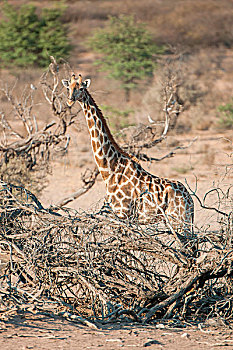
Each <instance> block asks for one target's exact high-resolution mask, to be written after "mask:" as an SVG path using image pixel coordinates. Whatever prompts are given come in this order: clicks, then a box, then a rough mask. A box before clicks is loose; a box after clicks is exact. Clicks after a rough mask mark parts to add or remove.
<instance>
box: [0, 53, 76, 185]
mask: <svg viewBox="0 0 233 350" xmlns="http://www.w3.org/2000/svg"><path fill="white" fill-rule="evenodd" d="M64 66H65V68H67V67H66V65H64ZM59 81H60V79H59V66H58V64H57V62H56V60H55V59H54V57H52V56H51V64H50V66H49V68H48V70H47V71H46V72H45V73H44V74H43V75H42V77H41V85H42V90H43V94H44V97H45V99H46V101H47V102H48V103H49V105H50V106H51V111H52V114H53V116H54V117H55V118H56V119H55V120H53V121H50V122H49V123H47V124H44V126H39V125H40V124H41V123H39V122H38V117H37V116H36V114H35V109H36V104H35V100H34V98H35V94H36V93H37V90H36V88H35V87H34V86H33V85H31V86H30V87H27V88H25V89H24V91H23V93H22V95H21V98H20V99H19V100H18V99H17V97H16V96H15V95H16V94H15V90H17V86H16V84H15V85H14V86H13V87H12V88H10V87H9V86H8V85H7V84H3V85H2V88H1V91H2V94H3V95H4V96H5V97H6V98H7V101H8V108H7V111H3V110H2V111H1V112H0V116H1V120H0V124H1V139H0V169H1V178H2V180H4V181H7V182H12V183H15V184H16V183H17V184H24V185H25V186H29V188H31V189H33V190H34V191H37V192H38V191H40V189H41V187H42V186H43V184H44V183H45V179H46V176H47V173H48V170H49V164H50V159H51V156H52V155H53V154H54V153H55V152H62V153H64V152H66V151H67V148H68V146H69V141H70V137H69V135H68V134H67V129H68V127H69V126H70V125H71V124H72V123H73V122H74V119H75V117H76V116H77V114H78V113H79V111H77V112H75V113H71V112H70V110H69V109H68V108H67V106H66V103H65V100H64V93H63V92H62V91H61V87H59ZM48 113H51V112H50V111H49V110H48ZM10 119H11V120H12V119H13V120H15V121H17V124H16V123H15V122H10V121H9V120H10ZM19 130H20V131H19Z"/></svg>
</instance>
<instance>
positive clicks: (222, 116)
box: [218, 101, 233, 129]
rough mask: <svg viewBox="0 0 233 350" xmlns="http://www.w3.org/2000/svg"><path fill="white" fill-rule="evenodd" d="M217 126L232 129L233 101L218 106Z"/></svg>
mask: <svg viewBox="0 0 233 350" xmlns="http://www.w3.org/2000/svg"><path fill="white" fill-rule="evenodd" d="M218 126H219V127H220V128H222V129H233V101H232V103H227V104H225V105H222V106H219V107H218Z"/></svg>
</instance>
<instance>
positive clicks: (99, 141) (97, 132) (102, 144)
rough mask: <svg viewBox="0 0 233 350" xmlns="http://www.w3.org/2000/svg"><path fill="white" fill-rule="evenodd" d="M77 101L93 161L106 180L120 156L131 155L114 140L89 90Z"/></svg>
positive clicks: (114, 168) (113, 170) (117, 163)
mask: <svg viewBox="0 0 233 350" xmlns="http://www.w3.org/2000/svg"><path fill="white" fill-rule="evenodd" d="M79 103H80V105H81V107H82V109H83V112H84V115H85V117H86V121H87V126H88V130H89V133H90V137H91V145H92V150H93V154H94V157H95V162H96V164H97V166H98V168H99V171H100V173H101V175H102V178H103V180H107V179H108V177H109V176H110V175H112V173H113V172H115V171H116V169H117V167H118V165H119V162H120V159H121V157H122V156H126V157H128V158H129V159H130V158H131V156H130V155H128V154H127V153H125V152H124V151H123V150H122V149H121V148H120V147H119V146H118V144H117V143H116V141H115V140H114V138H113V136H112V134H111V132H110V130H109V128H108V125H107V123H106V120H105V118H104V116H103V114H102V112H101V111H100V109H99V108H98V106H97V104H96V103H95V101H94V99H93V98H92V96H91V95H90V93H89V92H87V91H86V94H85V97H84V98H83V100H82V101H81V102H80V101H79Z"/></svg>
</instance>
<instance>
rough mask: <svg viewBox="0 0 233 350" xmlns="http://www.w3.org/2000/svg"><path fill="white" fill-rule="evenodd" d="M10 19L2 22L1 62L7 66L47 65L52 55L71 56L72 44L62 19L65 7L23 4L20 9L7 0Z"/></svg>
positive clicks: (0, 26) (6, 14)
mask: <svg viewBox="0 0 233 350" xmlns="http://www.w3.org/2000/svg"><path fill="white" fill-rule="evenodd" d="M2 12H3V15H4V17H5V18H6V20H2V21H1V23H0V62H1V63H2V64H4V65H5V66H11V65H17V66H28V65H34V64H37V65H39V66H47V64H48V63H49V55H53V56H62V57H64V58H65V57H67V56H68V55H69V52H70V45H69V42H68V39H67V33H66V28H65V27H64V25H63V24H62V23H61V20H60V18H61V14H62V11H61V10H59V9H49V10H46V9H45V10H44V11H43V12H42V15H41V16H40V17H39V16H38V15H37V13H36V7H35V6H32V5H23V6H21V7H20V8H19V10H16V9H14V8H13V7H12V6H11V5H9V4H8V3H7V2H6V3H5V4H4V5H3V6H2Z"/></svg>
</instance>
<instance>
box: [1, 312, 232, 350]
mask: <svg viewBox="0 0 233 350" xmlns="http://www.w3.org/2000/svg"><path fill="white" fill-rule="evenodd" d="M219 322H220V321H216V320H214V319H212V320H209V325H208V326H206V325H205V326H204V325H200V326H199V327H196V326H186V325H185V324H182V323H181V324H180V327H174V325H173V322H172V321H171V322H170V323H171V325H170V326H169V325H167V324H164V323H158V324H157V325H153V326H150V325H148V326H142V325H132V324H125V325H120V324H113V325H105V326H103V327H101V329H91V328H88V327H86V326H82V325H80V324H75V323H71V322H69V321H67V320H62V319H59V318H49V317H47V316H43V315H32V314H26V315H24V316H22V317H20V316H17V317H16V318H14V319H12V320H11V321H8V322H6V323H0V327H1V328H0V332H1V333H0V349H2V350H16V349H17V350H25V349H40V350H48V349H51V350H52V349H57V350H58V349H61V350H73V349H93V350H94V349H101V348H102V349H106V350H115V349H121V348H122V349H144V348H148V349H167V350H176V349H177V350H182V349H189V350H195V349H198V350H202V349H203V350H204V349H215V348H216V349H225V347H227V349H233V330H231V329H229V328H225V327H223V325H222V324H220V326H219ZM220 323H221V322H220Z"/></svg>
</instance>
